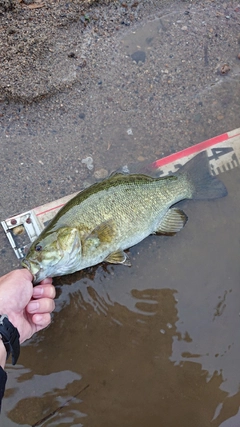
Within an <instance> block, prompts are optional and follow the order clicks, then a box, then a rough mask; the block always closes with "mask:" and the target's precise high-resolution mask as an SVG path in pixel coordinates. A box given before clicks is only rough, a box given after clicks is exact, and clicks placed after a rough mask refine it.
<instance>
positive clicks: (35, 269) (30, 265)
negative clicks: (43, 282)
mask: <svg viewBox="0 0 240 427" xmlns="http://www.w3.org/2000/svg"><path fill="white" fill-rule="evenodd" d="M21 264H22V267H23V268H27V269H28V271H30V273H31V274H32V275H33V284H34V285H36V284H37V283H39V282H40V280H39V276H40V274H41V271H42V267H41V264H40V263H39V262H38V261H29V260H27V259H25V258H24V259H23V260H22V262H21Z"/></svg>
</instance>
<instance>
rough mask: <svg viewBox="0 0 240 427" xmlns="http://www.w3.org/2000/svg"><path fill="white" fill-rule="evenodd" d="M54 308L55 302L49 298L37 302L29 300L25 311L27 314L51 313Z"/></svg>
mask: <svg viewBox="0 0 240 427" xmlns="http://www.w3.org/2000/svg"><path fill="white" fill-rule="evenodd" d="M54 308H55V302H54V301H53V299H51V298H40V299H38V300H31V301H30V302H29V303H28V305H27V307H26V310H27V312H28V313H30V314H32V313H38V314H42V313H51V312H52V311H53V310H54Z"/></svg>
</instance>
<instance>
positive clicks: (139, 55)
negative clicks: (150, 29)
mask: <svg viewBox="0 0 240 427" xmlns="http://www.w3.org/2000/svg"><path fill="white" fill-rule="evenodd" d="M131 58H132V60H133V61H136V63H137V64H138V63H139V62H140V61H141V62H145V60H146V53H145V52H144V51H143V50H137V51H136V52H134V53H132V55H131Z"/></svg>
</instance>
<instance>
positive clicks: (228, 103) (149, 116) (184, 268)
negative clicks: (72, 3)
mask: <svg viewBox="0 0 240 427" xmlns="http://www.w3.org/2000/svg"><path fill="white" fill-rule="evenodd" d="M154 10H155V9H154V7H153V6H152V9H151V10H150V9H149V10H148V15H146V16H145V18H144V19H141V20H140V22H139V24H134V25H132V26H130V28H128V26H126V27H125V28H124V30H123V29H122V30H121V31H120V32H119V34H115V35H113V36H112V37H111V38H106V39H104V40H102V39H100V38H99V37H96V36H95V34H94V32H93V31H91V28H90V29H88V30H87V31H86V33H85V34H84V35H83V36H82V39H81V41H80V40H79V39H78V38H77V37H76V34H78V25H79V24H78V22H74V24H73V25H72V26H71V27H70V28H69V29H68V37H69V40H73V37H74V35H75V45H74V49H76V52H79V51H81V54H79V53H78V54H77V56H78V57H77V58H74V57H68V59H66V61H67V64H68V67H69V69H71V70H73V71H72V72H73V75H74V76H76V75H77V73H78V71H77V70H81V73H82V74H81V79H76V81H74V85H73V86H72V88H71V89H69V90H65V91H63V92H59V93H57V94H54V95H52V96H51V97H48V98H47V99H43V100H41V101H39V100H38V101H34V102H33V103H31V104H29V103H24V102H19V101H18V102H17V101H16V100H14V101H13V100H8V101H6V100H5V101H2V103H1V108H2V116H1V117H0V119H1V124H2V128H1V133H0V138H1V146H0V153H1V158H2V169H3V170H2V180H1V192H2V197H1V202H0V203H1V206H0V208H1V217H2V219H5V218H6V217H7V216H9V215H12V214H15V213H18V212H21V211H24V210H26V209H29V208H31V207H34V206H36V205H40V204H42V203H46V202H47V201H50V200H53V199H55V198H59V197H61V196H62V195H65V194H68V193H72V192H74V191H76V190H77V189H79V188H81V187H82V186H84V185H86V184H87V183H89V182H93V181H94V180H95V179H96V176H99V174H100V175H101V173H106V171H107V172H110V171H111V170H113V169H115V168H117V167H118V166H120V165H124V164H129V163H131V162H139V161H144V160H149V161H152V160H155V159H157V158H160V157H162V156H163V155H167V154H169V153H171V152H174V151H178V150H179V149H182V148H185V147H187V146H189V145H192V144H195V143H197V142H200V141H202V140H204V139H207V138H210V137H213V136H215V135H218V134H221V133H223V132H226V131H228V130H232V129H235V128H237V127H239V111H240V101H239V100H240V97H239V93H240V76H239V74H240V61H239V59H238V54H239V52H240V44H239V43H240V39H239V37H240V32H239V18H240V9H239V6H238V4H237V3H236V4H235V3H234V2H225V3H222V2H201V3H196V4H192V3H187V2H186V3H185V2H181V3H177V5H176V4H172V3H171V4H170V5H169V6H168V7H167V8H165V9H161V10H160V9H159V8H158V7H156V11H155V12H154ZM150 12H151V14H150ZM59 46H60V45H59ZM59 46H58V49H59V50H60V47H61V46H60V47H59ZM73 53H74V52H73ZM84 55H87V58H88V61H87V65H86V67H85V66H84V67H83V68H81V67H80V68H78V67H79V66H80V65H79V63H80V64H82V61H83V60H84ZM70 61H72V62H70ZM73 61H75V62H73ZM78 61H79V62H78ZM71 67H72V68H71ZM74 67H75V68H74ZM66 68H67V67H66ZM74 73H76V74H74ZM80 80H81V81H80ZM65 89H66V88H65ZM87 156H91V157H92V159H93V165H94V169H93V170H88V169H87V167H86V163H82V160H84V159H85V158H86V157H87ZM101 169H104V170H105V172H103V171H101ZM221 179H222V180H223V181H224V182H225V184H226V186H227V188H228V191H229V195H228V197H227V198H224V199H221V200H217V201H210V202H184V203H182V208H183V209H184V210H185V211H186V213H187V215H188V217H189V221H188V223H187V225H186V227H185V228H184V229H183V230H182V232H181V233H179V234H178V235H177V236H175V237H171V238H170V237H157V236H151V237H149V238H148V239H146V240H145V241H144V242H142V243H141V244H139V245H137V246H136V247H134V248H132V249H131V250H130V257H131V259H132V267H131V268H127V267H122V266H109V265H101V266H98V267H95V268H93V269H90V270H88V271H83V272H79V273H76V274H74V275H72V276H68V277H63V278H61V279H59V280H55V284H56V286H57V288H58V298H57V300H56V311H55V313H54V316H53V323H52V325H51V327H50V328H48V329H47V330H45V331H42V332H41V333H39V334H38V335H37V336H35V337H33V338H32V339H31V340H30V341H29V342H28V343H27V344H25V345H24V346H23V347H22V350H21V356H20V359H19V363H18V365H17V366H16V367H14V368H12V367H11V366H10V365H8V366H7V370H8V374H9V375H8V376H9V378H8V388H7V392H6V397H5V399H4V403H3V415H2V423H3V425H4V426H6V427H8V426H9V427H13V426H17V425H24V426H37V425H41V426H59V425H61V426H87V427H88V426H99V427H101V426H104V427H108V426H109V427H110V426H111V427H112V426H116V427H118V426H127V427H128V426H129V427H135V426H138V427H145V426H148V425H149V426H152V427H155V426H159V425H166V426H169V427H172V426H173V427H175V426H179V425H181V426H183V427H192V426H194V427H198V426H199V427H208V426H211V427H212V426H213V427H217V426H219V427H220V426H221V427H237V426H238V425H239V424H240V413H239V399H240V395H239V384H240V374H239V356H240V345H239V328H240V317H239V312H240V309H239V293H240V291H239V289H240V288H239V278H240V271H239V215H238V212H239V208H240V197H239V192H238V186H239V181H240V171H239V169H234V170H233V171H231V172H227V173H225V174H223V175H222V176H221ZM0 242H1V248H2V249H1V274H4V273H6V272H7V271H9V270H10V269H11V268H14V267H16V266H17V265H18V262H17V260H16V259H14V255H13V252H12V251H11V248H10V247H9V246H8V243H7V242H6V239H5V238H4V235H3V233H2V232H1V234H0Z"/></svg>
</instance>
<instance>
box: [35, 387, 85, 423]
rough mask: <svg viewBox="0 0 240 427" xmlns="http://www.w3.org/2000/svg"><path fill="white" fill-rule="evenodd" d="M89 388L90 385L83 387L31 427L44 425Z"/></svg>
mask: <svg viewBox="0 0 240 427" xmlns="http://www.w3.org/2000/svg"><path fill="white" fill-rule="evenodd" d="M89 386H90V384H88V385H86V386H85V387H83V388H82V389H81V390H80V391H79V392H78V393H76V394H75V395H74V396H72V397H70V399H68V400H66V402H64V404H63V405H61V406H59V407H58V408H56V409H55V410H54V411H52V412H51V413H50V414H48V415H46V416H45V417H44V418H42V419H41V420H39V421H37V422H36V423H35V424H33V425H32V427H38V426H40V425H41V424H42V423H44V422H45V421H47V420H48V419H49V418H51V417H52V416H53V415H55V414H56V413H57V412H58V411H60V410H61V409H62V408H64V406H66V405H67V404H68V403H70V402H71V401H72V400H73V399H75V398H76V397H78V396H79V394H81V393H82V392H83V391H85V390H86V389H87V388H88V387H89Z"/></svg>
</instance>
